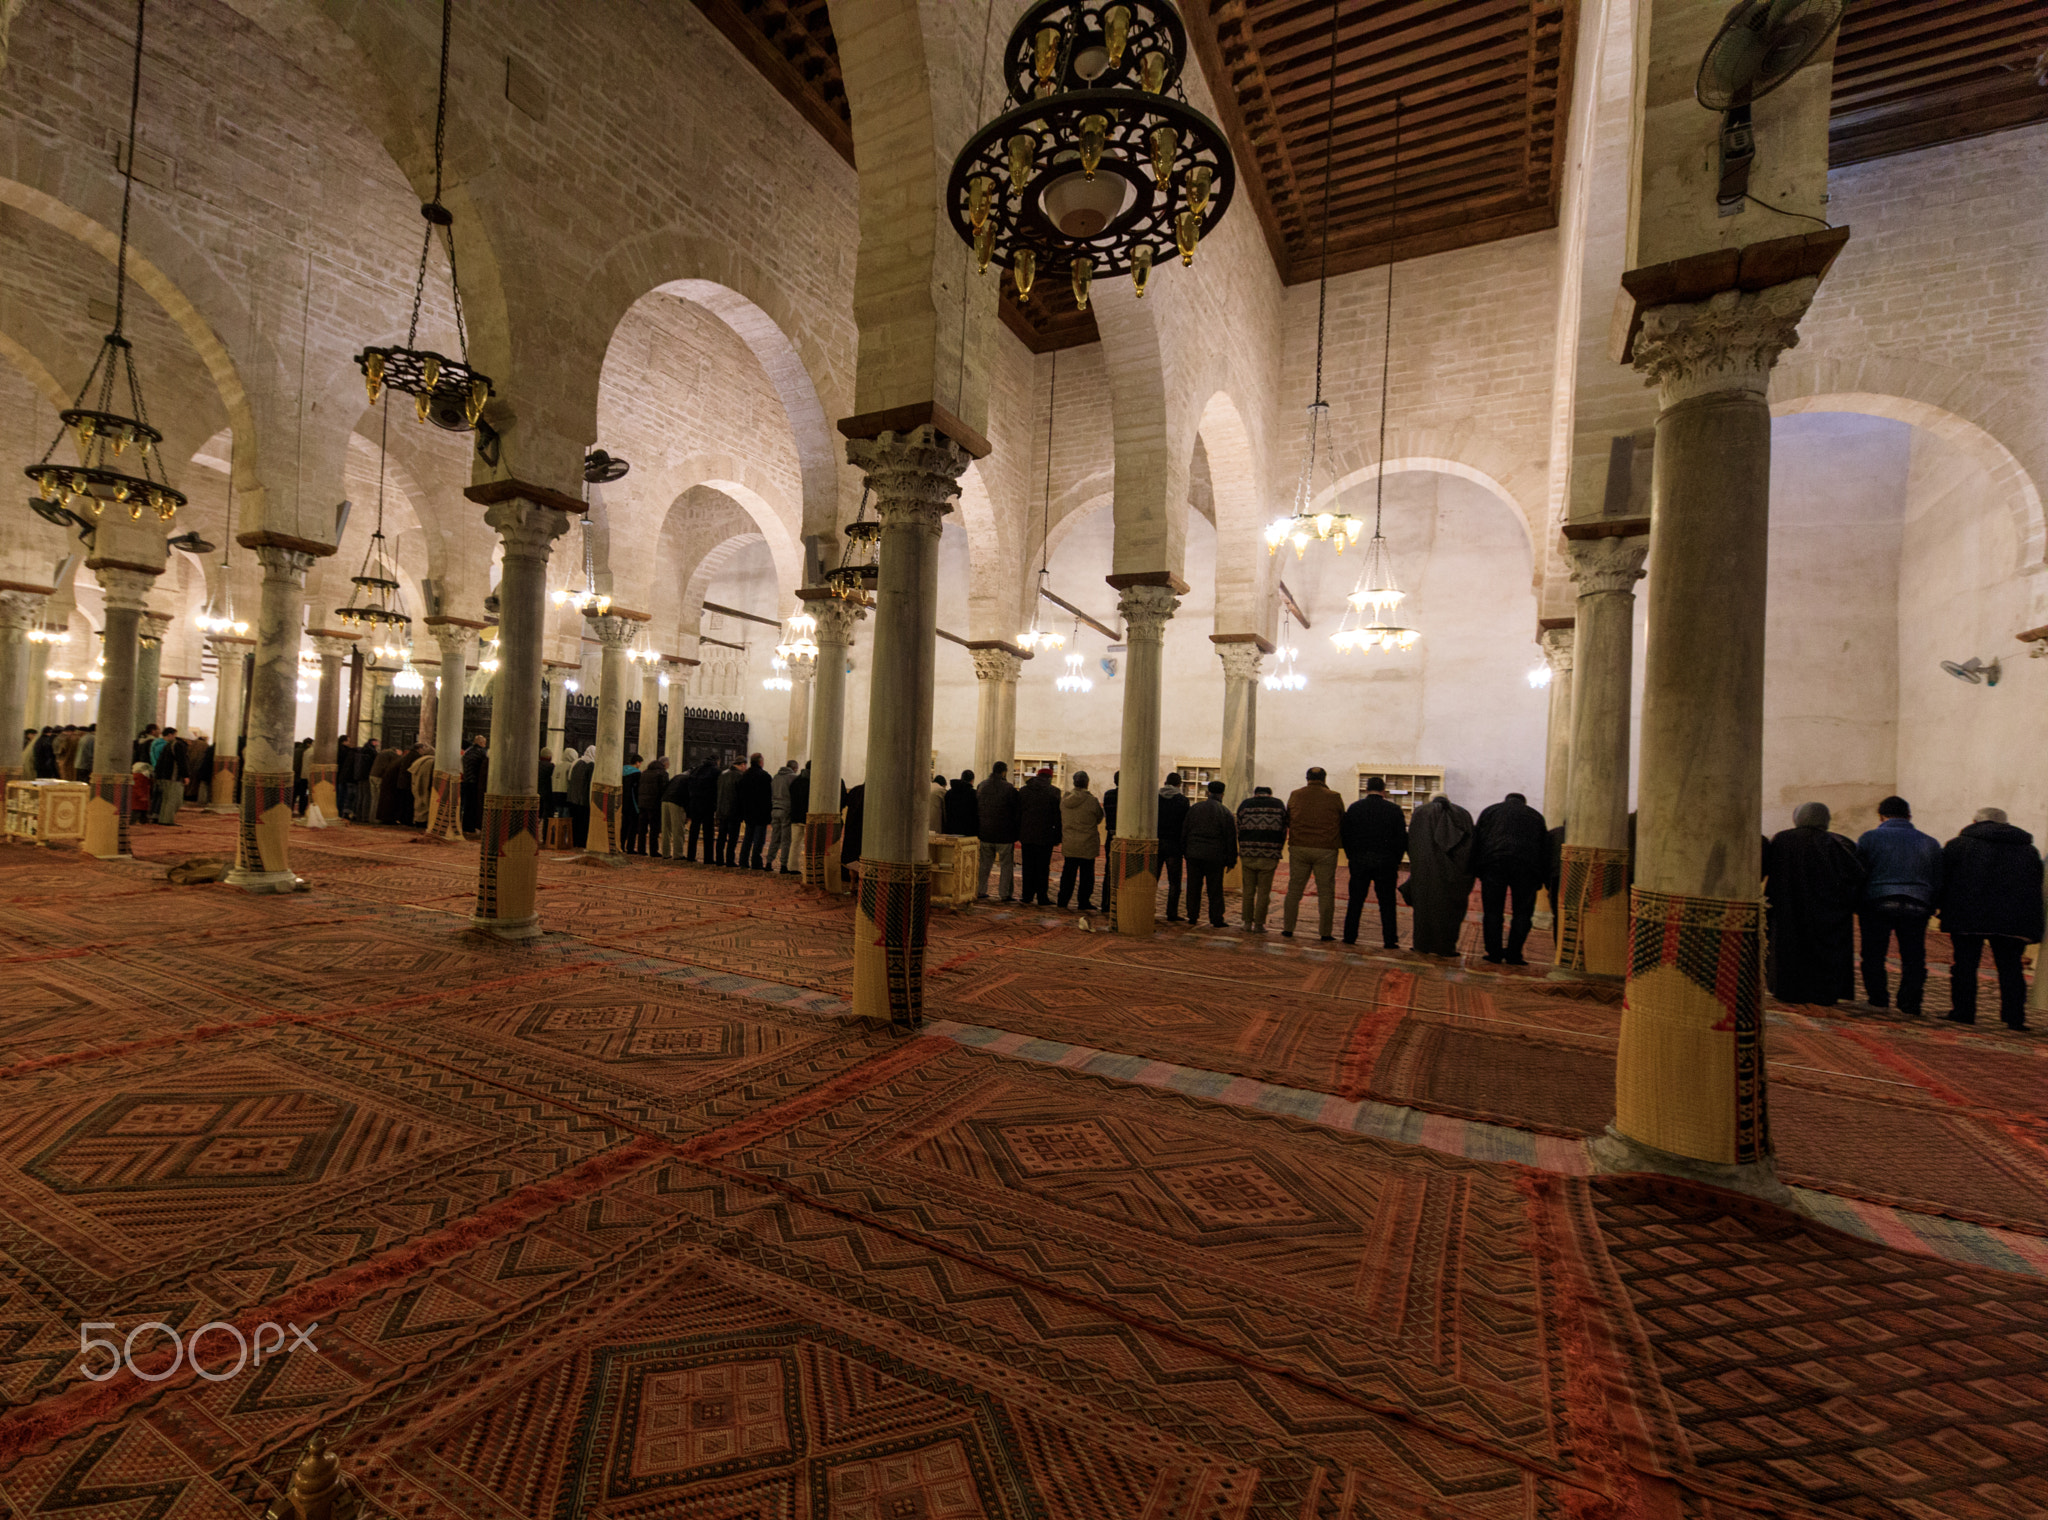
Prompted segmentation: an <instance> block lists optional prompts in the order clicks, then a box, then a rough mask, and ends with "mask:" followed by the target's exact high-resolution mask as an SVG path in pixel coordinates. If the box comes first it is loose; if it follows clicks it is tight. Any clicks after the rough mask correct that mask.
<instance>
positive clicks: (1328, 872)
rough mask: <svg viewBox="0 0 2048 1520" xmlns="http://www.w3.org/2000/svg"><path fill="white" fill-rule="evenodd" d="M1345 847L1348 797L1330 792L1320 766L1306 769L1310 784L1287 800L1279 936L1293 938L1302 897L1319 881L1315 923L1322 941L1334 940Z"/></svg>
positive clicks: (1317, 884) (1300, 788)
mask: <svg viewBox="0 0 2048 1520" xmlns="http://www.w3.org/2000/svg"><path fill="white" fill-rule="evenodd" d="M1343 843H1344V799H1343V798H1341V797H1339V796H1338V795H1337V794H1336V793H1335V792H1333V791H1331V790H1330V788H1329V785H1328V783H1327V781H1326V779H1325V777H1324V774H1323V768H1322V767H1321V766H1320V765H1312V766H1310V767H1309V768H1308V785H1306V786H1303V787H1299V788H1297V789H1296V790H1295V792H1294V794H1293V795H1292V796H1291V797H1289V798H1288V799H1287V907H1286V911H1285V913H1284V914H1283V915H1282V918H1281V923H1280V934H1281V937H1282V938H1283V939H1292V938H1294V920H1295V919H1296V918H1297V917H1298V916H1299V915H1300V913H1301V894H1302V892H1303V891H1304V890H1305V889H1306V888H1307V886H1308V880H1309V877H1310V876H1311V875H1313V876H1314V877H1315V880H1316V919H1317V922H1318V923H1319V924H1320V925H1321V926H1322V929H1321V932H1322V937H1323V938H1324V939H1335V938H1336V935H1334V934H1333V933H1331V932H1330V931H1331V930H1332V928H1334V927H1335V922H1336V919H1335V915H1336V911H1337V852H1338V850H1339V849H1340V848H1341V847H1342V846H1343Z"/></svg>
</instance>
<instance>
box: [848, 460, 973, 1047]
mask: <svg viewBox="0 0 2048 1520" xmlns="http://www.w3.org/2000/svg"><path fill="white" fill-rule="evenodd" d="M847 457H848V459H850V460H851V461H852V462H853V464H855V465H856V466H858V467H859V468H860V469H862V470H863V471H864V472H865V473H866V474H867V477H868V483H869V485H870V486H871V487H872V488H873V490H874V494H875V501H876V505H877V508H878V513H879V516H880V517H881V520H882V539H881V546H880V547H881V576H880V581H879V584H878V587H877V591H876V595H875V650H874V672H875V678H874V682H873V686H872V692H871V695H870V700H869V705H868V762H867V779H866V791H865V793H864V794H863V795H864V797H865V799H866V803H865V808H864V812H863V822H862V838H861V861H862V866H861V876H860V896H859V900H858V903H857V904H856V908H855V915H854V940H853V950H854V970H853V1002H854V1012H855V1013H856V1014H857V1015H859V1016H860V1017H863V1018H866V1019H869V1020H872V1021H877V1022H880V1021H886V1022H888V1023H889V1024H891V1025H894V1026H895V1027H897V1028H900V1029H914V1028H917V1027H918V1026H920V1025H922V1024H923V1022H924V943H925V922H926V918H927V915H928V914H929V912H930V909H931V886H932V883H931V863H930V854H929V851H930V844H929V840H928V833H929V822H930V805H929V800H928V799H929V797H930V794H931V780H930V777H931V749H932V679H933V674H934V671H935V667H936V664H937V643H938V626H939V531H940V528H941V526H942V524H943V523H944V521H945V516H946V513H948V512H949V511H951V510H952V498H953V497H954V496H955V495H956V494H957V493H958V491H959V479H960V474H961V472H962V471H963V470H965V469H966V468H967V455H966V453H965V452H964V451H962V450H961V449H960V448H959V446H958V445H956V444H954V443H953V442H952V441H951V440H949V439H947V438H945V437H943V436H941V435H939V434H937V433H935V432H933V430H932V429H931V428H929V427H921V428H918V429H917V430H915V431H914V432H911V433H908V434H896V433H883V434H882V435H881V436H880V437H879V438H876V439H873V440H858V441H855V442H853V443H850V444H848V446H847Z"/></svg>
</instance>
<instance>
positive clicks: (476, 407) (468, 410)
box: [356, 0, 495, 450]
mask: <svg viewBox="0 0 2048 1520" xmlns="http://www.w3.org/2000/svg"><path fill="white" fill-rule="evenodd" d="M453 13H454V0H441V85H440V95H439V98H438V101H437V103H436V105H435V107H434V198H433V199H432V200H430V201H428V202H427V203H426V204H425V205H424V206H422V207H420V215H421V216H422V217H424V218H425V219H426V223H427V231H426V236H425V238H424V239H422V241H421V243H420V268H419V273H418V275H416V276H415V277H414V279H413V285H412V317H411V319H410V320H409V321H408V322H407V324H406V329H405V345H404V347H402V348H380V347H374V346H372V347H366V348H364V349H363V351H362V352H361V353H359V354H357V355H356V367H357V368H359V369H360V370H362V372H363V384H364V386H365V388H367V389H368V391H369V393H370V404H371V405H372V406H375V405H376V404H377V398H378V397H379V396H380V395H381V394H383V393H384V392H385V391H387V390H394V391H402V392H404V393H405V394H406V395H408V396H411V397H412V398H413V409H414V410H415V411H416V412H417V413H418V414H419V419H420V421H422V422H432V423H433V424H434V425H435V426H436V427H441V428H446V429H447V430H448V431H449V432H451V433H467V432H470V431H473V430H478V428H479V423H480V421H481V419H482V417H483V411H484V404H485V403H486V402H488V401H489V400H490V399H491V395H492V390H491V380H490V376H488V375H484V374H480V373H479V372H478V371H476V370H474V369H471V368H470V366H469V334H468V332H467V330H466V329H465V328H464V326H463V321H462V285H461V281H460V280H459V279H458V277H457V275H456V272H455V215H454V213H453V212H451V211H450V210H449V209H448V208H447V207H446V206H444V205H442V204H441V173H442V163H443V148H444V144H445V142H446V139H447V135H448V36H449V30H450V24H451V22H452V20H453ZM437 227H438V228H440V229H441V238H442V241H443V243H444V244H445V245H446V247H447V249H448V294H449V297H450V300H451V302H452V304H453V306H454V309H455V346H456V351H457V353H458V354H459V355H460V356H461V357H460V358H456V359H451V358H449V357H448V356H447V355H445V354H437V353H435V352H433V351H432V350H431V349H423V348H415V347H413V345H414V343H416V342H417V341H418V340H419V332H420V301H421V298H422V297H423V296H424V295H425V294H426V288H427V260H428V257H429V255H431V254H432V253H433V251H434V229H435V228H437ZM487 433H488V430H487V429H485V430H482V431H478V443H477V447H478V449H479V450H484V449H486V448H488V447H489V446H490V439H491V438H493V437H495V435H488V436H487Z"/></svg>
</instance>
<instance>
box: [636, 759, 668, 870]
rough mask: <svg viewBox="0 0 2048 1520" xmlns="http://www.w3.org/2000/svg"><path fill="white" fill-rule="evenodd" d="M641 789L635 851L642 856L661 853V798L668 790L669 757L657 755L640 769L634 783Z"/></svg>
mask: <svg viewBox="0 0 2048 1520" xmlns="http://www.w3.org/2000/svg"><path fill="white" fill-rule="evenodd" d="M633 784H634V785H635V786H636V787H637V788H639V798H638V801H639V803H640V809H639V812H638V813H637V814H636V815H635V816H636V817H637V818H638V819H639V833H638V835H637V837H636V838H635V840H634V851H635V853H636V854H640V855H659V854H660V853H661V798H662V793H664V792H666V791H667V790H668V756H666V755H656V756H655V757H654V758H653V759H652V760H650V761H648V762H647V763H646V764H645V765H643V766H641V767H640V775H639V778H638V779H637V780H636V781H635V782H634V783H633Z"/></svg>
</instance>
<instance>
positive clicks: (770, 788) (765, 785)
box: [739, 754, 775, 871]
mask: <svg viewBox="0 0 2048 1520" xmlns="http://www.w3.org/2000/svg"><path fill="white" fill-rule="evenodd" d="M774 821H775V778H774V777H773V776H771V775H769V774H768V767H767V766H766V765H764V764H762V763H761V757H760V756H759V755H758V754H757V755H753V756H751V757H750V758H749V761H748V765H747V768H746V770H745V771H743V772H741V774H740V822H741V823H742V824H743V825H745V827H746V833H745V835H744V836H742V839H741V842H740V859H739V863H740V864H741V865H742V866H744V867H746V868H747V869H748V870H750V871H761V870H766V869H767V867H766V866H764V865H763V864H762V861H761V852H762V850H763V849H764V848H765V847H766V846H767V843H768V826H769V825H770V824H771V823H773V822H774Z"/></svg>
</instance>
